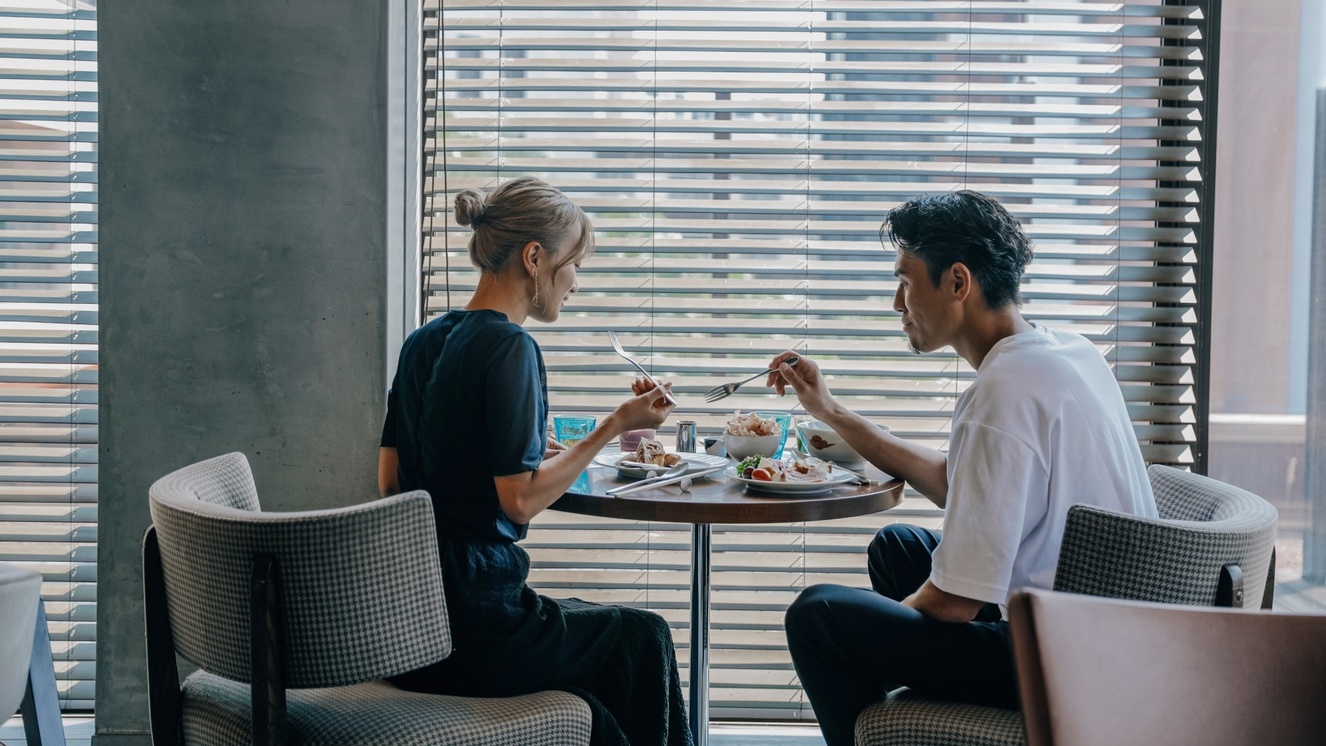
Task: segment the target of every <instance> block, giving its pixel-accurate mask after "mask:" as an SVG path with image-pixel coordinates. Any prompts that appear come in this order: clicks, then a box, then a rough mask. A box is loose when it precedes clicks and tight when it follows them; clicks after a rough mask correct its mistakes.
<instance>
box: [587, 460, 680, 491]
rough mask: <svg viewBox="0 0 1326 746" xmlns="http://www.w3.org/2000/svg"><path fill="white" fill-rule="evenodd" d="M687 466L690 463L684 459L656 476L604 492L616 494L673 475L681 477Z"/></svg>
mask: <svg viewBox="0 0 1326 746" xmlns="http://www.w3.org/2000/svg"><path fill="white" fill-rule="evenodd" d="M689 466H690V465H689V464H687V463H686V462H685V461H682V462H681V463H679V464H677V465H676V466H673V467H671V468H669V469H667V470H666V471H664V472H663V473H661V474H659V475H658V476H654V477H649V478H647V479H643V480H641V481H639V482H634V483H632V484H628V485H624V486H622V487H613V488H612V489H610V490H607V491H606V492H605V493H604V494H608V495H617V494H620V493H622V492H626V491H627V490H633V489H635V488H636V487H642V486H648V485H653V484H657V483H659V482H662V481H663V480H665V479H672V478H673V477H683V476H686V470H687V469H688V468H689ZM650 468H651V469H657V468H658V467H657V466H651V467H650Z"/></svg>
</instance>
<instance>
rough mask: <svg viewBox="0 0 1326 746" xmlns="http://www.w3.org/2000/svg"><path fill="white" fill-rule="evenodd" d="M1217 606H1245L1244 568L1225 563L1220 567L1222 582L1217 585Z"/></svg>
mask: <svg viewBox="0 0 1326 746" xmlns="http://www.w3.org/2000/svg"><path fill="white" fill-rule="evenodd" d="M1215 605H1216V606H1224V607H1227V608H1228V607H1233V608H1239V609H1241V608H1243V568H1241V567H1239V566H1238V565H1225V566H1224V567H1222V568H1220V583H1219V584H1218V585H1217V586H1216V597H1215Z"/></svg>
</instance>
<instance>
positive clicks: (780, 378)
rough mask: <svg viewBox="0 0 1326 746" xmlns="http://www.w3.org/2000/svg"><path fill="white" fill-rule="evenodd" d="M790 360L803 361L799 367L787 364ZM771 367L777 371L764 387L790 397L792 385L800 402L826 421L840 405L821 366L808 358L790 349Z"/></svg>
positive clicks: (799, 363) (770, 375) (780, 355)
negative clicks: (825, 379)
mask: <svg viewBox="0 0 1326 746" xmlns="http://www.w3.org/2000/svg"><path fill="white" fill-rule="evenodd" d="M790 357H796V358H799V359H798V360H797V364H796V365H794V366H793V365H788V364H786V363H785V362H783V361H784V360H787V359H788V358H790ZM769 367H770V368H776V369H777V370H774V372H772V373H770V374H769V379H768V381H766V382H765V384H764V385H765V386H772V387H773V388H774V390H775V391H777V392H778V395H779V396H784V395H786V393H787V387H788V386H789V385H790V386H791V387H792V389H793V390H794V391H795V393H796V395H797V401H799V402H801V406H802V407H804V408H805V410H806V411H807V412H809V413H810V414H811V415H814V416H815V417H818V418H820V419H823V418H824V417H825V416H826V413H827V412H828V411H829V410H830V409H832V408H833V406H834V405H835V404H836V403H837V402H836V401H835V400H834V398H833V394H832V393H830V392H829V385H828V384H827V383H825V381H824V375H823V374H822V373H820V366H819V365H818V364H817V363H816V362H815V361H814V360H811V359H810V358H808V357H806V356H805V355H802V354H800V353H797V352H792V351H791V350H788V351H787V352H784V353H781V354H779V355H778V356H777V357H775V358H774V359H773V360H772V361H771V362H770V363H769Z"/></svg>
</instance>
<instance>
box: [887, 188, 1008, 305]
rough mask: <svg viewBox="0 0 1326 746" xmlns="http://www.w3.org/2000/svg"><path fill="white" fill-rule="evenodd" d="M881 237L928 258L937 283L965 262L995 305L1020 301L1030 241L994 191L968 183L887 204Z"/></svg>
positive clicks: (901, 248)
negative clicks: (891, 205)
mask: <svg viewBox="0 0 1326 746" xmlns="http://www.w3.org/2000/svg"><path fill="white" fill-rule="evenodd" d="M879 237H880V241H881V242H882V241H883V240H884V239H885V238H886V237H887V238H888V239H889V240H890V241H892V242H893V245H894V246H896V247H897V249H898V251H900V252H903V253H906V254H910V255H912V256H915V257H917V258H919V259H921V260H922V261H924V262H925V266H926V269H927V270H928V271H929V273H930V281H931V282H932V283H934V284H935V285H938V284H939V281H940V278H942V277H943V276H944V272H945V271H946V270H947V269H948V268H949V267H952V266H953V265H954V264H956V263H958V262H962V263H963V264H965V265H967V268H968V269H970V270H971V273H972V276H973V277H975V278H976V284H978V285H980V287H981V295H982V296H983V297H984V298H985V303H986V305H987V306H989V307H990V309H991V310H996V311H997V310H999V309H1001V308H1003V307H1004V306H1007V305H1008V304H1009V303H1013V304H1015V305H1021V304H1022V297H1021V294H1020V293H1019V292H1018V287H1019V285H1021V282H1022V273H1023V271H1024V270H1026V268H1027V264H1028V263H1029V262H1031V242H1029V241H1028V240H1027V236H1026V235H1025V234H1024V233H1023V232H1022V226H1021V225H1019V224H1018V221H1017V220H1016V219H1015V218H1014V217H1013V216H1012V215H1010V214H1009V213H1008V210H1005V209H1004V206H1003V205H1001V204H999V203H998V202H996V201H995V200H994V199H993V198H991V197H988V196H986V195H984V194H981V193H980V192H973V191H970V190H967V189H963V190H961V191H957V192H948V193H945V194H925V195H922V196H920V197H917V198H915V199H912V200H908V201H907V202H904V203H903V204H901V205H898V206H897V207H895V208H893V209H892V210H889V214H888V216H887V217H885V218H884V225H882V226H880V229H879Z"/></svg>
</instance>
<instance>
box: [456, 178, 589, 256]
mask: <svg viewBox="0 0 1326 746" xmlns="http://www.w3.org/2000/svg"><path fill="white" fill-rule="evenodd" d="M456 222H457V223H460V224H461V225H466V226H470V227H471V228H472V229H473V230H474V233H473V235H471V236H470V260H471V261H473V262H474V266H476V267H478V268H479V269H480V270H483V271H484V272H500V271H502V268H503V267H504V266H506V263H507V261H508V260H509V259H510V258H511V257H512V255H514V254H515V253H516V252H517V251H518V250H519V249H520V248H521V247H522V246H524V245H525V244H526V243H527V242H529V241H538V242H539V243H540V244H542V245H543V250H544V251H546V252H548V253H549V254H550V255H555V254H557V253H558V249H560V248H561V245H560V244H561V243H562V242H564V241H565V240H566V239H567V238H574V239H575V246H574V248H572V250H571V253H570V254H569V255H568V257H567V259H568V260H571V259H578V258H581V257H584V256H588V255H590V254H592V253H594V226H593V225H592V224H590V222H589V218H588V217H586V216H585V213H584V211H583V210H581V209H580V208H579V207H578V206H577V205H576V204H575V203H574V202H572V201H571V200H570V199H569V198H568V197H567V196H566V195H565V194H562V193H561V192H560V191H558V190H557V188H556V187H553V186H550V185H549V184H548V183H546V182H544V181H542V180H541V179H536V178H535V177H533V176H521V177H518V178H515V179H512V180H511V181H508V182H506V183H505V184H502V185H501V186H499V187H497V188H496V189H494V190H493V191H491V192H489V193H488V194H487V195H486V196H485V195H484V194H483V192H480V191H479V190H478V189H466V190H464V191H462V192H461V193H459V194H457V195H456ZM558 266H561V265H558Z"/></svg>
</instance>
